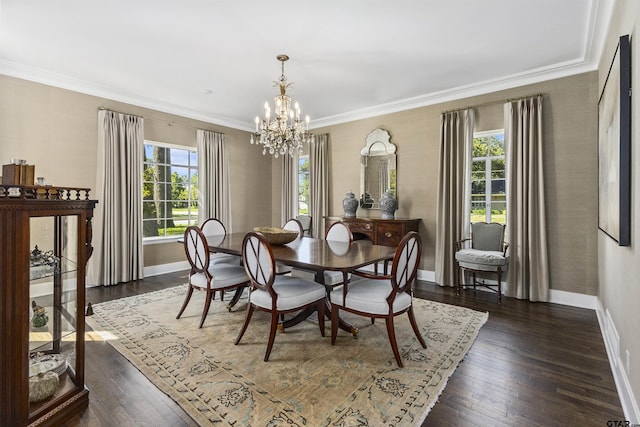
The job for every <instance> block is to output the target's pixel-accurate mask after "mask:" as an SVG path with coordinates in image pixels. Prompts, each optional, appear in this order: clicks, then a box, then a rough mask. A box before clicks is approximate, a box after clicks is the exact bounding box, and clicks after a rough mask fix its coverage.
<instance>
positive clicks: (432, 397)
mask: <svg viewBox="0 0 640 427" xmlns="http://www.w3.org/2000/svg"><path fill="white" fill-rule="evenodd" d="M185 292H186V288H185V287H184V286H177V287H174V288H170V289H165V290H162V291H157V292H152V293H148V294H143V295H139V296H134V297H129V298H124V299H120V300H115V301H111V302H106V303H102V304H96V305H94V306H93V310H94V313H95V314H94V316H92V317H88V318H87V322H88V323H89V325H90V326H91V327H92V328H93V329H94V330H108V331H110V332H111V333H113V334H115V335H116V336H117V339H114V340H112V341H110V344H111V345H112V346H113V347H115V348H116V349H117V350H118V351H119V352H120V353H121V354H122V355H124V356H125V357H126V358H127V359H129V360H130V361H131V362H132V363H133V364H134V365H135V366H136V367H137V368H138V369H139V370H140V371H141V372H142V373H143V374H144V375H145V376H146V377H147V378H149V379H150V380H151V381H152V382H153V383H154V384H155V385H156V386H157V387H159V388H160V389H161V390H163V391H164V392H165V393H167V394H168V395H169V396H170V397H171V398H172V399H174V400H175V401H176V402H177V403H178V404H179V405H180V406H182V408H184V410H185V411H186V412H187V413H188V414H189V415H190V416H191V417H192V418H193V419H194V420H195V421H196V422H197V423H199V424H200V425H209V424H216V425H232V426H248V425H251V426H254V427H255V426H281V425H287V426H334V425H336V426H337V425H340V426H356V425H357V426H381V425H394V426H413V425H420V424H421V423H422V421H423V420H424V419H425V418H426V416H427V414H428V413H429V410H430V409H431V408H432V407H433V405H434V404H435V403H436V400H437V398H438V396H439V395H440V394H441V393H442V391H443V390H444V388H445V386H446V383H447V380H448V378H449V377H450V376H451V375H452V374H453V371H454V370H455V369H456V367H457V366H458V364H459V363H460V361H461V360H462V359H463V358H464V356H465V354H466V353H467V351H468V350H469V349H470V348H471V345H472V344H473V341H474V340H475V338H476V336H477V334H478V331H479V329H480V327H481V326H482V325H483V324H484V323H485V322H486V320H487V318H488V313H480V312H477V311H473V310H470V309H466V308H462V307H456V306H452V305H446V304H441V303H436V302H432V301H426V300H421V299H417V298H414V310H415V314H416V318H417V321H418V325H419V326H420V329H421V331H422V334H423V337H424V338H425V341H426V343H427V349H423V348H422V347H421V346H420V343H418V341H417V339H416V338H415V335H414V334H413V331H412V329H411V325H410V324H409V320H408V317H407V315H402V316H399V317H398V318H396V333H397V339H398V346H399V347H400V353H401V354H402V358H403V362H404V365H405V367H404V369H400V368H398V366H397V365H396V363H395V359H394V357H393V353H392V351H391V346H390V344H389V341H388V337H387V332H386V328H385V326H384V321H377V322H376V323H375V324H374V325H372V324H371V321H370V320H369V319H368V318H362V317H355V316H351V317H349V316H348V315H345V316H344V317H345V320H347V321H350V322H351V323H352V324H354V325H355V326H357V327H358V328H359V329H360V331H359V334H358V337H357V338H353V337H352V336H351V334H349V333H347V332H344V331H342V330H341V331H339V333H338V339H337V341H336V345H335V346H332V345H331V338H330V322H329V321H327V322H326V328H327V329H326V330H327V334H326V335H327V336H326V337H324V338H323V337H322V336H321V335H320V331H319V329H318V325H317V319H313V320H307V321H304V322H302V323H300V324H298V325H296V326H294V327H292V328H289V329H287V330H286V332H284V333H282V332H278V335H277V336H276V340H275V343H274V346H273V350H272V352H271V357H270V359H269V362H266V363H265V362H264V361H263V358H264V352H265V349H266V341H267V336H268V331H269V322H268V314H266V313H261V312H256V313H254V316H253V319H252V320H251V323H250V324H249V328H248V329H247V332H246V333H245V335H244V337H243V339H242V341H241V343H240V344H239V345H237V346H236V345H234V344H233V342H234V340H235V337H236V335H237V333H238V331H239V329H240V326H241V325H242V322H243V320H244V316H245V307H246V297H245V299H241V300H240V302H239V303H238V304H237V305H236V307H235V308H234V311H233V312H229V311H227V309H226V302H221V301H220V300H219V299H217V300H216V301H215V302H214V303H212V305H211V309H210V310H209V315H208V317H207V320H206V321H205V324H204V327H203V328H202V329H198V323H199V320H200V314H201V311H202V307H203V304H204V293H201V292H196V293H194V295H193V297H192V298H191V302H190V303H189V306H188V307H187V309H186V310H185V312H184V314H183V315H182V317H181V318H180V319H179V320H176V318H175V316H176V314H177V312H178V309H179V308H180V306H181V304H182V301H183V298H184V295H185ZM227 299H228V298H227Z"/></svg>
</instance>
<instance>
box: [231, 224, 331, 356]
mask: <svg viewBox="0 0 640 427" xmlns="http://www.w3.org/2000/svg"><path fill="white" fill-rule="evenodd" d="M242 261H243V263H244V268H245V269H246V272H247V274H248V275H249V277H250V279H251V287H250V289H249V303H248V304H247V315H246V317H245V320H244V324H243V325H242V328H241V329H240V333H239V334H238V337H237V338H236V341H235V344H236V345H237V344H239V343H240V340H241V339H242V336H243V335H244V333H245V331H246V330H247V326H249V322H250V321H251V316H252V315H253V312H254V311H255V310H262V311H266V312H270V313H271V328H270V329H269V338H268V341H267V351H266V352H265V355H264V361H265V362H266V361H268V360H269V355H270V354H271V349H272V347H273V342H274V340H275V337H276V331H277V329H278V321H279V319H280V318H281V315H282V314H284V313H290V312H294V311H300V310H303V309H306V308H311V307H313V306H315V307H316V310H317V311H318V320H319V322H318V324H319V326H320V334H321V335H322V336H323V337H324V316H325V305H326V302H325V298H326V293H325V290H324V286H322V285H320V284H318V283H316V282H314V281H312V280H305V279H301V278H297V277H291V276H277V275H276V274H275V261H274V258H273V250H272V249H271V245H270V244H269V242H268V241H267V239H266V238H265V237H264V235H262V234H261V233H257V232H253V231H252V232H250V233H247V234H246V235H245V237H244V240H243V242H242Z"/></svg>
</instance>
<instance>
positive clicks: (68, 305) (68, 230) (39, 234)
mask: <svg viewBox="0 0 640 427" xmlns="http://www.w3.org/2000/svg"><path fill="white" fill-rule="evenodd" d="M96 203H97V201H95V200H90V199H89V189H85V188H70V187H50V186H48V187H39V186H16V185H2V186H0V280H1V282H0V309H1V312H0V357H1V358H2V360H1V362H0V387H1V389H0V395H1V396H2V405H0V425H6V426H26V425H44V426H53V425H60V424H62V423H63V422H64V421H65V420H68V419H69V418H71V417H73V416H74V415H75V414H78V413H80V412H82V411H83V410H84V409H85V408H86V407H87V405H88V404H89V391H88V390H87V389H86V387H85V384H84V356H85V344H84V333H85V319H84V310H85V271H86V263H87V260H88V259H89V257H90V256H91V252H92V247H91V219H92V217H93V209H94V207H95V205H96ZM35 245H37V246H38V248H37V249H36V248H35ZM34 301H35V303H36V305H37V306H39V307H44V310H46V315H47V317H48V321H47V322H46V325H43V326H41V325H40V323H38V322H36V324H35V325H34V322H33V321H32V314H31V313H32V310H31V308H32V307H31V305H32V303H33V302H34ZM62 355H64V356H62ZM38 358H40V359H38ZM42 358H49V359H52V358H57V359H60V360H64V363H58V364H57V365H56V366H55V368H54V372H56V373H57V374H58V376H59V383H58V385H57V387H56V390H55V392H54V394H53V395H52V396H50V397H47V398H45V399H44V400H41V401H38V402H31V401H30V400H31V399H30V396H29V382H30V377H31V376H32V375H33V374H34V372H35V371H37V370H38V368H40V369H43V370H47V369H49V368H50V366H51V365H50V364H44V363H37V361H38V360H42Z"/></svg>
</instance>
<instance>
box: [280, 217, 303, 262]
mask: <svg viewBox="0 0 640 427" xmlns="http://www.w3.org/2000/svg"><path fill="white" fill-rule="evenodd" d="M282 229H283V230H289V231H297V232H298V236H297V237H296V238H295V240H294V242H296V241H299V240H300V239H302V235H303V233H304V231H303V229H302V224H301V223H300V221H298V220H297V219H295V218H291V219H290V220H288V221H287V222H285V223H284V225H283V226H282ZM287 273H291V266H289V265H286V264H281V263H279V262H277V263H276V274H287Z"/></svg>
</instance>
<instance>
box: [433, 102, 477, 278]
mask: <svg viewBox="0 0 640 427" xmlns="http://www.w3.org/2000/svg"><path fill="white" fill-rule="evenodd" d="M474 119H475V115H474V111H473V110H472V109H467V110H463V111H452V112H445V113H442V115H441V116H440V164H439V174H438V201H437V212H436V253H435V269H436V283H438V284H439V285H440V286H454V285H455V283H456V282H455V280H456V279H455V275H456V267H455V258H454V257H455V249H456V248H455V244H456V242H457V241H458V240H461V239H463V238H466V237H468V236H469V231H470V224H469V215H470V209H471V206H470V204H471V159H472V157H471V156H472V146H473V128H474Z"/></svg>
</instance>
